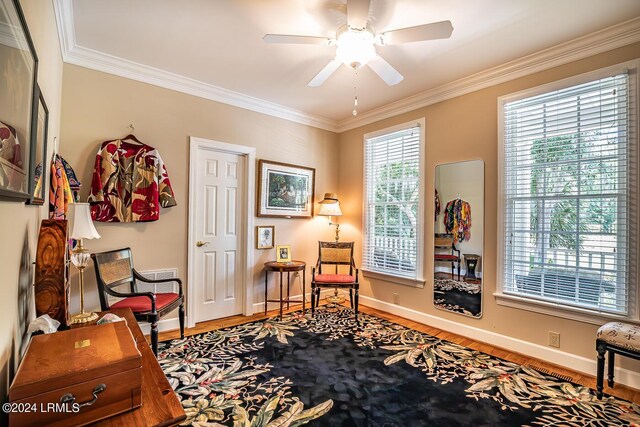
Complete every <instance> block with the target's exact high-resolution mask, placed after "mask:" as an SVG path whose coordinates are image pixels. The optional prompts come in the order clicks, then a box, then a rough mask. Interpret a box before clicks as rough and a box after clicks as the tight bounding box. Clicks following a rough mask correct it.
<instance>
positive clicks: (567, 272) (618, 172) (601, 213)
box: [499, 73, 637, 315]
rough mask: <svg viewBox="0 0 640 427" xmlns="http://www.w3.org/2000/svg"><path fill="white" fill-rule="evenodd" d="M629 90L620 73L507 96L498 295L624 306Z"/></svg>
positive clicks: (618, 310)
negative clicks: (500, 286)
mask: <svg viewBox="0 0 640 427" xmlns="http://www.w3.org/2000/svg"><path fill="white" fill-rule="evenodd" d="M630 97H631V92H630V83H629V76H628V75H627V74H626V73H623V74H618V75H613V76H610V77H606V78H601V79H598V80H594V81H590V82H588V83H583V84H579V85H575V86H571V87H567V88H564V89H561V90H555V91H552V92H548V93H543V94H539V95H536V96H532V97H528V98H525V99H519V100H515V101H511V102H506V103H505V104H504V106H503V132H504V133H503V135H504V139H503V144H504V145H503V151H504V158H503V165H504V170H503V177H504V179H503V183H504V184H503V185H504V188H503V189H502V190H503V194H504V197H503V200H504V206H503V207H502V209H503V218H504V225H503V226H504V231H505V233H504V236H502V237H501V238H502V239H504V241H503V248H504V250H503V254H502V256H504V259H503V268H502V271H503V292H504V293H505V294H513V295H517V296H520V297H525V298H531V299H539V300H543V301H547V302H552V303H556V304H558V305H561V306H571V307H578V308H582V309H588V310H590V311H593V312H598V313H612V314H619V315H627V314H629V307H630V297H631V296H632V293H633V292H635V289H633V288H632V287H631V286H629V283H630V280H629V278H630V264H635V254H634V253H633V251H632V249H631V247H630V243H631V242H630V238H629V236H630V233H631V232H632V228H633V227H635V225H636V222H637V219H636V217H635V215H637V212H636V209H635V205H633V204H632V203H636V198H635V193H636V192H637V190H636V188H635V185H634V182H635V178H632V179H630V176H632V177H635V169H636V167H635V164H636V162H637V160H633V159H635V151H634V150H632V149H633V144H631V143H630V141H633V138H631V137H630V135H631V133H632V132H633V133H635V130H632V125H631V123H630V119H631V116H632V115H631V114H630V105H631V100H630ZM630 159H631V160H630ZM632 206H633V207H634V208H633V210H632V212H636V213H634V214H633V216H631V215H630V208H632ZM499 256H500V255H499ZM633 286H634V287H635V283H634V285H633Z"/></svg>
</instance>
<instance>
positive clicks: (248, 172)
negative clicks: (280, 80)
mask: <svg viewBox="0 0 640 427" xmlns="http://www.w3.org/2000/svg"><path fill="white" fill-rule="evenodd" d="M198 150H211V151H219V152H223V153H231V154H236V155H239V156H243V157H244V158H245V160H246V167H245V168H244V174H245V176H244V187H245V188H244V198H243V201H242V212H243V215H242V222H241V230H242V240H243V246H244V248H243V252H244V254H243V255H244V262H243V266H242V271H243V279H242V280H243V283H244V286H243V296H242V299H243V304H242V314H243V315H245V316H250V315H252V314H253V247H254V235H253V234H254V233H253V212H254V210H255V206H254V203H255V185H254V183H255V169H256V168H255V164H256V149H255V148H253V147H246V146H244V145H236V144H227V143H225V142H220V141H214V140H210V139H204V138H198V137H195V136H192V137H190V138H189V239H188V251H187V253H188V257H189V258H188V267H187V268H188V271H187V278H188V279H189V280H191V278H192V277H194V273H195V267H194V261H195V259H194V254H195V250H194V248H195V243H196V242H195V221H194V215H195V213H196V212H195V200H196V197H195V191H196V189H195V182H196V180H195V174H196V170H197V168H196V156H197V153H198ZM194 295H195V287H194V286H190V284H189V282H187V322H186V323H187V327H189V328H193V327H194V326H195V316H194V313H195V296H194Z"/></svg>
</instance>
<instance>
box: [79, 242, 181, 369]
mask: <svg viewBox="0 0 640 427" xmlns="http://www.w3.org/2000/svg"><path fill="white" fill-rule="evenodd" d="M91 258H92V259H93V265H94V267H95V271H96V281H97V282H98V291H99V292H98V294H99V296H100V306H101V307H102V310H103V311H105V310H109V309H111V308H130V309H131V311H132V312H133V315H134V316H135V318H136V320H138V321H143V322H149V323H150V324H151V347H152V349H153V353H154V354H155V355H156V356H157V355H158V320H159V319H160V318H162V317H163V316H164V315H166V314H167V313H170V312H172V311H173V310H175V309H176V308H177V309H178V318H179V321H180V337H181V338H184V296H183V294H182V281H181V280H180V279H178V278H175V279H162V280H151V279H147V278H146V277H144V276H143V275H141V274H140V273H138V272H137V271H136V270H135V269H134V268H133V260H132V257H131V249H129V248H124V249H117V250H114V251H108V252H101V253H95V254H91ZM136 281H141V282H146V283H165V282H172V281H173V282H177V283H178V287H179V291H178V293H177V294H176V293H172V292H171V293H170V292H167V293H153V292H138V287H137V285H136ZM123 285H129V289H130V292H120V291H116V290H115V288H118V287H120V286H123ZM107 295H111V296H113V297H117V298H122V299H121V300H120V301H118V302H116V303H114V304H109V300H108V298H107Z"/></svg>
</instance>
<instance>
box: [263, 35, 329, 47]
mask: <svg viewBox="0 0 640 427" xmlns="http://www.w3.org/2000/svg"><path fill="white" fill-rule="evenodd" d="M262 40H264V41H265V42H267V43H289V44H326V45H329V42H330V41H331V39H329V38H327V37H316V36H294V35H290V34H265V35H264V37H263V38H262Z"/></svg>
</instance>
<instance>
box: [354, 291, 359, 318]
mask: <svg viewBox="0 0 640 427" xmlns="http://www.w3.org/2000/svg"><path fill="white" fill-rule="evenodd" d="M353 292H354V294H355V295H354V296H353V311H354V312H355V315H356V321H357V320H358V299H359V296H358V290H357V289H354V291H353Z"/></svg>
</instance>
